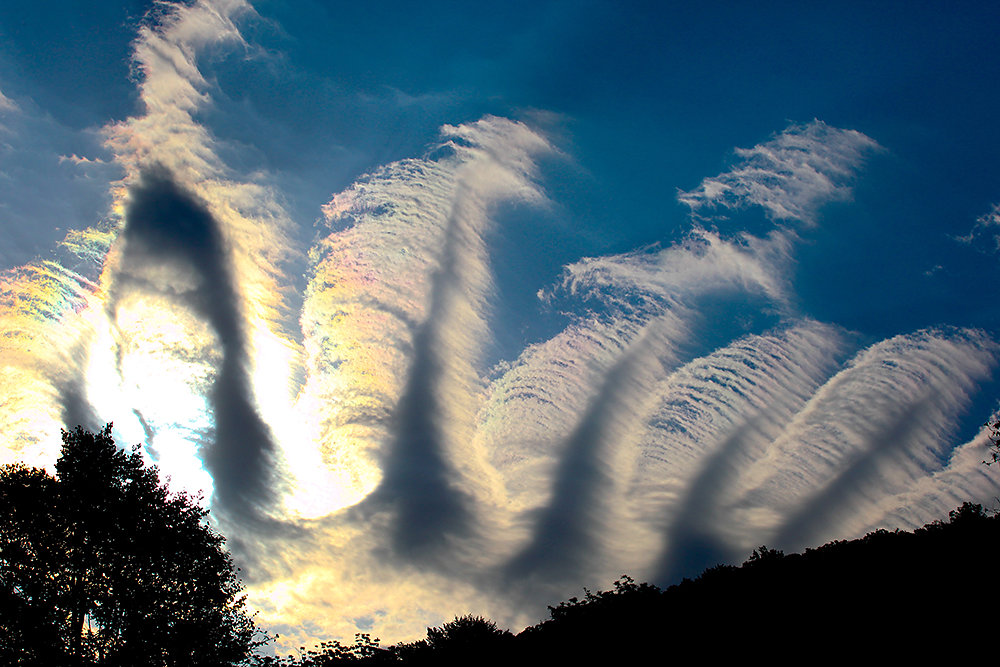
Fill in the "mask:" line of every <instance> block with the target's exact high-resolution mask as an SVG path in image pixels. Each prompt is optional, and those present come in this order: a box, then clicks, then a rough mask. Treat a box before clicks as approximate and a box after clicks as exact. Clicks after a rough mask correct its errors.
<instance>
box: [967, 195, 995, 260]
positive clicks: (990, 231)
mask: <svg viewBox="0 0 1000 667" xmlns="http://www.w3.org/2000/svg"><path fill="white" fill-rule="evenodd" d="M956 240H958V241H960V242H962V243H965V244H968V245H972V246H975V248H976V249H977V250H981V251H982V252H988V253H997V252H1000V204H993V208H991V209H990V211H989V212H988V213H984V214H982V215H981V216H979V217H978V218H976V224H974V225H973V226H972V229H971V230H970V231H969V233H968V234H966V235H965V236H959V237H956Z"/></svg>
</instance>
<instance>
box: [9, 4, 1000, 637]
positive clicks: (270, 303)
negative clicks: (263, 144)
mask: <svg viewBox="0 0 1000 667" xmlns="http://www.w3.org/2000/svg"><path fill="white" fill-rule="evenodd" d="M161 10H162V11H160V13H159V14H158V15H157V16H156V17H153V18H151V19H150V20H149V21H147V23H146V24H144V26H143V27H142V29H141V32H140V34H139V37H138V39H137V40H136V41H135V43H134V49H135V53H134V60H135V65H136V68H137V70H138V71H139V73H140V75H141V76H140V80H139V99H140V102H141V105H142V108H141V110H140V112H139V113H137V115H135V116H134V117H132V118H129V119H126V120H124V121H122V122H120V123H116V124H114V125H112V126H110V127H108V128H106V131H105V136H106V138H107V146H108V147H109V148H110V150H111V151H112V153H113V160H111V161H108V164H109V165H110V164H113V165H117V167H116V168H118V169H121V170H122V172H123V173H124V176H123V177H122V178H121V180H120V181H118V182H116V183H115V184H113V185H112V186H111V188H110V197H111V206H110V208H111V210H110V213H109V214H108V216H107V218H106V219H105V220H103V221H100V222H98V223H97V224H94V225H93V226H90V227H87V226H81V228H80V229H77V230H75V231H71V232H68V233H60V235H58V238H61V239H62V241H61V242H58V239H57V241H56V245H57V251H58V256H57V257H54V258H51V259H37V260H35V261H31V262H24V261H21V262H17V264H18V266H17V268H15V269H11V270H9V271H7V272H5V273H4V274H2V276H0V327H2V332H3V337H2V338H0V367H2V368H0V371H2V373H3V375H4V377H5V378H10V386H12V387H13V389H12V390H10V391H5V392H4V395H3V396H2V397H0V425H2V426H3V429H2V432H3V434H4V446H5V449H6V451H5V454H4V455H5V456H7V457H9V458H27V459H29V460H30V461H32V462H45V461H46V460H51V459H52V458H54V455H55V451H56V449H57V447H58V442H57V440H58V425H60V424H61V423H63V422H64V421H67V420H69V421H82V422H84V423H88V424H91V425H99V423H101V422H103V421H106V420H112V419H113V420H114V421H115V424H116V428H117V429H118V432H119V434H120V435H121V436H122V437H123V439H124V440H125V441H128V442H135V441H138V440H142V441H144V442H145V443H146V445H147V449H146V451H147V454H149V455H150V457H152V458H153V459H154V460H155V461H157V462H158V463H159V464H160V465H161V469H162V470H163V471H164V472H165V473H167V474H170V475H172V476H173V477H174V482H175V483H176V484H179V485H183V486H188V487H189V488H201V489H204V490H206V491H208V492H209V498H208V501H209V502H211V503H212V504H213V507H215V508H216V509H217V510H218V511H217V512H213V516H214V517H216V518H217V519H218V520H220V525H222V526H223V528H224V529H225V530H226V532H227V536H228V539H229V545H230V546H231V547H232V548H233V549H234V551H235V553H236V556H237V559H238V560H239V562H240V563H242V564H243V565H245V566H246V567H245V569H244V574H245V575H246V577H247V582H248V590H249V592H250V595H251V602H252V604H253V605H254V606H255V607H257V608H258V609H260V610H261V616H260V620H261V622H263V623H266V624H271V625H272V628H273V629H275V630H277V631H279V632H281V633H282V634H283V635H286V636H289V637H294V638H295V641H298V642H302V643H308V642H312V641H315V640H317V639H324V638H328V637H341V638H343V637H349V636H351V634H353V632H355V631H356V629H357V628H358V627H359V624H363V627H364V629H365V630H366V631H368V630H370V631H371V632H372V633H374V634H375V635H377V636H380V637H382V638H383V639H384V640H386V641H395V640H397V639H404V638H410V637H413V636H414V635H416V634H421V633H422V632H423V629H424V628H425V627H426V626H427V625H430V624H434V623H439V622H441V621H445V620H448V618H450V617H451V616H452V615H454V614H461V613H465V612H474V613H484V614H488V615H490V616H492V617H494V618H496V619H497V620H499V621H500V622H501V623H509V624H510V625H512V626H516V625H518V624H523V623H526V622H533V621H535V620H537V618H538V617H539V616H540V615H542V614H544V609H545V605H546V604H550V603H553V602H554V601H556V600H558V599H560V598H564V597H565V596H567V595H572V594H577V593H578V592H579V589H580V587H581V586H591V587H594V586H607V585H608V584H609V583H610V581H611V580H613V579H614V578H615V577H617V576H618V575H619V574H621V572H623V571H629V572H632V573H635V574H637V575H638V576H642V577H643V578H650V579H654V580H656V581H659V582H660V583H666V582H670V581H672V580H674V579H676V577H678V576H683V575H689V574H693V573H696V572H697V571H698V570H699V569H700V568H701V567H704V566H706V565H710V564H714V562H716V561H717V560H738V559H740V558H742V557H744V556H745V554H746V552H747V550H748V549H749V548H751V547H752V546H756V545H759V544H760V543H762V542H767V543H768V544H773V545H775V546H778V547H784V548H789V549H791V548H798V547H801V546H806V545H809V544H813V543H815V542H817V541H822V540H826V539H830V538H833V537H848V536H852V535H856V534H859V533H861V532H863V531H864V530H867V529H870V528H871V527H874V526H878V525H886V526H889V527H892V526H895V525H907V526H912V525H916V524H918V523H921V522H923V521H927V520H930V519H934V518H937V517H939V516H940V515H941V513H942V512H943V511H945V510H947V509H949V508H950V506H952V505H953V504H955V502H957V501H960V500H966V499H972V500H983V499H986V498H989V497H991V496H992V495H995V493H996V489H997V486H998V485H997V483H996V482H995V481H994V480H993V479H991V478H990V477H989V476H987V475H984V474H983V473H982V470H981V467H977V466H978V465H979V464H978V461H979V460H981V458H982V454H981V449H982V445H983V444H984V442H985V437H986V435H985V434H984V432H980V433H979V434H978V435H977V436H975V437H974V438H973V439H972V440H971V441H970V442H967V443H965V444H961V445H959V446H954V445H953V444H952V442H953V439H954V438H955V437H956V435H955V431H956V428H955V425H956V423H957V420H958V418H959V416H960V415H961V413H962V411H963V410H965V409H967V408H968V405H969V403H970V399H971V397H972V396H973V395H974V393H975V392H976V390H977V387H978V385H979V384H980V383H981V382H983V381H984V379H985V378H987V377H988V375H989V373H990V372H991V369H992V368H993V366H994V365H995V362H996V358H997V355H998V348H997V345H996V343H995V342H994V341H992V340H991V339H990V338H989V337H988V336H987V335H986V334H984V333H983V332H979V331H974V330H966V329H947V328H937V329H928V330H922V331H917V332H914V333H904V334H901V335H899V336H894V337H891V338H889V339H887V340H883V341H876V342H874V343H870V342H866V343H865V345H867V347H866V348H865V349H859V347H860V346H861V344H860V343H859V342H858V341H859V340H860V339H861V336H860V335H859V334H855V333H852V332H849V331H846V330H844V329H843V328H842V327H840V326H837V325H836V324H835V323H824V322H818V321H815V320H814V319H812V318H810V317H807V316H805V315H803V314H802V313H801V312H799V311H798V310H797V305H796V304H797V295H796V285H795V261H796V253H797V249H798V244H799V243H800V242H801V240H802V239H803V237H805V236H806V235H807V234H808V232H809V229H808V227H809V226H810V225H813V224H818V222H819V220H820V218H819V215H818V212H819V210H820V208H821V206H822V205H823V204H824V203H826V202H829V201H833V200H843V199H845V198H848V197H849V195H850V186H851V183H852V182H853V180H854V179H855V178H856V177H857V173H858V172H859V170H860V168H861V166H862V165H863V162H864V160H865V158H866V156H868V155H870V154H871V153H872V152H873V151H876V150H878V144H877V143H876V142H875V141H874V140H872V139H870V138H868V137H866V136H865V135H863V134H861V133H859V132H857V131H853V130H842V129H837V128H833V127H830V126H828V125H826V124H824V123H823V122H821V121H813V122H811V123H807V124H803V125H798V124H796V125H792V126H790V127H788V128H786V129H785V130H784V131H783V132H780V133H778V134H776V135H775V136H774V137H772V138H771V139H769V140H768V141H765V142H763V143H761V144H759V145H757V146H755V147H754V148H751V149H738V150H737V151H736V161H735V164H734V166H733V168H732V169H731V170H729V171H727V172H725V173H723V174H721V175H719V176H716V177H713V178H708V179H705V180H704V181H703V182H702V183H701V185H700V186H699V187H697V188H696V189H694V190H692V191H690V192H682V193H680V195H679V199H680V201H681V202H683V203H684V204H686V205H687V206H689V207H690V209H691V211H692V221H691V222H692V224H691V226H690V230H689V231H688V233H687V234H686V235H685V236H684V238H682V239H680V240H678V241H676V242H674V243H671V244H669V245H665V246H653V247H647V248H644V249H640V250H636V251H633V252H625V253H617V254H613V255H606V256H596V257H584V258H581V259H579V260H577V261H574V262H571V263H569V264H568V265H567V266H565V267H564V268H563V271H562V273H561V274H560V275H553V276H548V277H542V278H540V280H543V281H544V283H543V284H551V287H549V288H547V289H544V290H542V291H541V293H540V296H541V298H542V300H543V301H544V302H545V304H546V305H548V306H550V307H553V309H555V310H557V311H558V312H559V313H561V315H560V316H562V317H563V320H562V321H561V324H558V325H557V327H556V332H555V333H554V334H551V335H548V336H546V337H545V338H544V339H542V340H535V341H530V342H527V341H526V342H525V346H524V348H523V349H522V350H521V351H520V353H517V354H514V355H512V358H508V359H506V360H503V361H501V362H500V363H497V364H494V365H493V367H492V368H489V367H488V363H487V362H486V360H485V357H486V356H487V354H486V352H487V351H488V350H489V349H490V346H491V344H492V343H493V333H494V331H493V328H492V327H493V325H494V322H493V320H492V315H493V308H494V305H495V302H496V300H497V299H499V298H501V296H502V293H501V291H500V290H499V289H498V288H497V286H496V285H495V284H494V281H495V278H494V273H495V268H496V262H497V255H496V254H495V252H494V250H495V249H494V246H493V244H492V242H493V240H494V239H495V238H497V236H499V235H502V234H503V233H504V231H505V230H504V229H503V228H502V223H503V220H504V217H503V213H504V210H505V208H504V207H506V206H508V205H509V204H511V203H514V204H518V205H523V206H522V207H521V209H520V210H523V211H538V210H539V209H540V208H542V207H549V206H551V204H550V202H549V200H548V198H547V195H546V193H545V191H544V189H543V183H544V182H545V172H544V170H543V169H541V168H540V166H539V165H541V164H543V163H544V160H545V159H546V158H549V157H551V156H552V155H553V154H554V153H556V150H557V149H556V148H555V147H554V146H553V145H552V142H551V141H550V140H549V139H548V138H547V137H546V136H545V135H544V133H542V132H541V131H539V130H538V129H537V128H534V127H531V126H529V125H527V124H525V123H522V122H517V121H514V120H509V119H505V118H499V117H496V116H486V117H483V118H482V119H481V120H478V121H475V122H468V123H463V124H458V125H445V126H444V127H443V128H442V129H441V134H440V137H439V138H438V140H437V141H436V142H434V143H433V144H432V145H431V146H430V147H429V148H428V149H427V152H426V153H425V154H423V155H422V156H420V157H417V158H411V159H403V160H398V161H394V162H391V163H389V164H386V165H385V166H382V167H380V168H378V169H375V170H373V171H371V172H370V173H368V174H367V175H364V176H362V177H360V178H358V179H357V180H356V181H355V182H354V184H353V185H351V186H350V187H348V188H346V189H344V190H343V191H342V192H340V193H338V194H336V195H335V196H333V197H332V198H331V199H330V200H329V201H328V202H327V203H326V204H325V205H324V206H322V213H323V218H322V220H321V221H320V222H319V223H318V231H317V232H316V237H315V240H314V242H313V243H312V245H311V247H308V248H305V247H300V246H299V245H298V244H297V243H296V241H294V240H292V239H294V238H301V237H303V236H304V234H301V233H300V232H301V229H299V228H300V227H308V228H309V231H310V232H312V231H313V228H311V227H309V226H308V225H305V226H303V225H301V224H297V221H294V220H292V219H291V216H290V215H289V214H288V213H287V212H286V209H285V208H284V206H283V201H282V198H281V197H282V193H281V192H279V191H278V190H277V188H276V187H275V186H274V185H273V183H274V181H273V180H272V179H271V178H270V176H269V175H268V174H266V173H262V172H253V173H243V172H241V171H240V169H239V168H237V167H235V166H234V165H233V164H232V163H231V161H230V160H229V159H228V157H229V156H232V155H233V154H239V147H236V146H233V145H230V144H227V143H226V142H225V141H223V140H222V139H220V138H219V137H218V136H216V135H215V134H214V133H213V131H212V126H211V125H209V124H208V123H210V121H211V119H212V118H214V117H215V116H214V115H213V114H215V113H217V112H219V109H218V107H217V105H216V102H215V100H216V99H219V98H220V96H221V95H224V94H225V91H220V90H219V89H218V88H217V86H218V84H217V83H216V81H217V79H216V78H215V77H213V76H212V75H211V67H212V63H213V58H214V56H215V55H217V54H219V53H223V54H225V53H228V54H231V53H234V52H235V53H239V54H241V55H246V56H248V57H251V58H257V57H260V55H259V54H258V53H257V51H256V47H254V45H252V44H250V43H249V42H248V41H247V40H246V39H245V38H244V36H243V35H242V34H241V31H240V29H241V27H242V26H243V25H244V22H251V21H255V20H257V19H256V18H255V15H254V13H253V10H252V9H251V8H250V6H249V5H248V4H247V3H245V2H242V1H239V0H220V1H218V2H210V1H208V0H201V1H196V2H193V3H191V4H183V5H181V4H177V5H174V4H168V5H164V6H162V7H161ZM6 99H7V98H5V97H0V111H4V109H5V108H6V107H3V104H4V102H3V100H6ZM18 102H19V105H20V100H18ZM20 106H23V105H20ZM6 112H9V113H13V114H18V113H20V112H18V111H17V109H16V108H15V107H11V108H10V109H7V110H6ZM74 150H75V149H65V150H61V151H51V153H52V155H53V158H52V161H53V163H55V164H57V165H58V164H60V161H59V158H58V156H60V155H61V156H70V157H63V158H62V159H61V164H62V166H63V168H65V169H74V170H87V169H99V168H103V166H104V165H102V162H101V161H102V160H105V157H104V156H103V155H98V154H96V153H90V152H86V151H78V152H74ZM77 155H92V156H93V157H89V158H77V157H76V156H77ZM750 206H757V207H761V208H763V209H764V211H765V212H766V214H767V215H768V216H769V218H770V219H771V220H772V221H773V222H774V223H776V224H774V225H772V226H771V228H770V229H769V230H768V231H765V232H757V233H750V232H747V231H744V230H741V229H739V219H738V218H737V217H736V216H735V213H736V212H738V211H739V210H740V209H743V208H745V207H750ZM720 211H722V212H725V213H727V214H729V215H732V216H733V218H734V221H733V223H732V225H731V228H730V229H728V230H726V229H725V228H724V226H723V225H715V224H711V225H710V224H708V222H707V221H710V220H712V219H713V214H714V213H718V212H720ZM989 216H993V217H994V218H995V217H996V211H994V212H992V213H991V214H989V215H988V216H986V217H984V219H983V220H981V222H980V225H979V226H982V228H983V229H984V230H987V229H989V228H991V227H992V226H993V224H994V222H995V220H993V219H992V218H991V217H989ZM790 220H798V221H801V222H804V223H806V224H805V225H804V227H805V229H802V227H803V225H797V226H796V225H788V224H785V223H786V222H787V221H790ZM309 222H310V223H311V222H312V221H311V220H310V221H309ZM716 227H719V228H723V229H722V230H721V231H720V229H716ZM796 227H798V229H796ZM303 272H304V274H305V275H302V274H303ZM299 301H301V305H299ZM555 317H558V316H553V318H555ZM95 422H96V423H95ZM39 434H46V435H51V438H48V439H46V438H45V437H40V436H39ZM977 448H979V450H977ZM977 451H978V452H979V453H977Z"/></svg>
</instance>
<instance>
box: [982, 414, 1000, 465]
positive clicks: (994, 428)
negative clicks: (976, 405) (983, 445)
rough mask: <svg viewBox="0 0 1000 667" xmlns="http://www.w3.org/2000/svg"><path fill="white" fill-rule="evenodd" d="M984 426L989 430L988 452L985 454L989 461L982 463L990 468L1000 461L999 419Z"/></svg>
mask: <svg viewBox="0 0 1000 667" xmlns="http://www.w3.org/2000/svg"><path fill="white" fill-rule="evenodd" d="M986 426H987V427H988V428H989V429H990V442H989V445H988V447H989V451H988V452H987V455H988V456H989V460H988V461H983V463H985V464H986V465H988V466H991V465H993V464H994V463H997V462H998V461H1000V419H997V420H995V421H991V422H986Z"/></svg>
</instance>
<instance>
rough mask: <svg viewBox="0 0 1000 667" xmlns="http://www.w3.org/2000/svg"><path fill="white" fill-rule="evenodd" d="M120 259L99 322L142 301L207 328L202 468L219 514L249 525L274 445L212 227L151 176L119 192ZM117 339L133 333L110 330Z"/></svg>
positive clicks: (161, 172)
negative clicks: (122, 203)
mask: <svg viewBox="0 0 1000 667" xmlns="http://www.w3.org/2000/svg"><path fill="white" fill-rule="evenodd" d="M121 240H122V242H123V243H122V249H121V254H120V256H119V259H118V263H117V267H116V271H115V275H114V279H113V281H112V283H111V298H110V299H109V302H108V309H109V317H110V318H111V319H112V320H113V321H118V320H119V317H118V312H117V311H118V309H119V307H122V306H125V305H126V304H127V303H128V301H130V300H141V299H143V298H144V297H145V296H146V295H147V294H148V295H151V296H154V297H158V298H160V299H162V301H163V302H164V303H165V304H168V303H172V304H174V306H173V307H172V308H171V310H174V309H176V308H182V309H186V310H187V311H189V312H190V313H191V314H192V315H193V316H194V317H196V318H197V319H200V320H202V321H204V322H205V323H207V324H208V325H209V327H210V328H211V330H212V333H213V334H214V338H215V344H216V345H217V346H218V348H219V358H218V362H217V364H216V366H215V368H214V369H213V377H212V380H211V388H210V389H209V390H208V392H207V393H208V396H209V402H210V405H211V409H212V417H213V422H214V427H213V429H212V432H211V435H210V438H211V443H210V444H209V445H208V446H206V447H204V448H203V452H202V458H203V459H204V461H205V465H206V468H207V469H208V472H209V473H210V474H211V475H212V479H213V485H214V495H213V503H214V504H216V505H217V506H218V507H219V509H220V510H221V511H223V512H225V513H228V514H233V515H237V516H242V515H250V516H253V514H254V511H255V508H265V509H266V508H267V507H268V506H269V505H270V504H271V502H272V500H273V491H274V481H273V479H272V478H271V475H272V472H273V469H274V460H273V457H274V445H273V443H272V442H271V434H270V432H269V430H268V428H267V426H266V425H265V424H264V423H263V422H262V421H261V419H260V416H259V415H258V414H257V411H256V408H255V406H254V396H253V393H252V391H251V386H250V378H249V376H248V372H247V369H248V366H249V359H248V356H247V351H248V350H247V339H246V332H245V324H244V322H243V320H242V313H241V311H240V306H241V303H240V299H239V296H238V294H237V292H236V290H235V288H234V284H235V279H234V277H233V275H232V270H231V266H230V263H229V258H228V256H227V253H226V249H225V247H224V245H223V238H222V234H221V230H220V228H219V224H218V221H216V220H215V219H214V218H213V216H212V215H211V213H210V212H209V211H208V210H207V208H206V207H205V206H204V205H203V204H202V203H201V202H199V201H197V200H196V199H195V198H194V197H193V196H192V195H190V194H188V193H186V192H184V191H183V190H182V189H181V188H180V187H178V186H177V184H176V183H174V181H173V180H172V178H171V176H170V174H169V173H168V172H167V171H166V170H165V169H158V168H152V169H149V170H147V171H146V172H144V173H143V174H141V176H140V178H139V181H138V182H137V183H136V184H135V185H133V186H131V187H130V188H129V194H128V199H127V205H126V209H125V227H124V230H123V232H122V235H121ZM118 331H119V332H120V333H121V334H122V335H123V336H125V337H130V336H142V335H143V332H142V331H141V330H134V331H128V330H123V329H122V328H120V327H119V328H118Z"/></svg>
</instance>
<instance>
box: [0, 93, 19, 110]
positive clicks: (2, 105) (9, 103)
mask: <svg viewBox="0 0 1000 667" xmlns="http://www.w3.org/2000/svg"><path fill="white" fill-rule="evenodd" d="M19 110H20V107H18V106H17V103H15V102H14V100H12V99H10V98H9V97H7V96H6V95H4V94H3V91H2V90H0V113H12V112H15V111H19Z"/></svg>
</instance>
